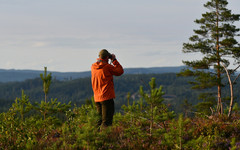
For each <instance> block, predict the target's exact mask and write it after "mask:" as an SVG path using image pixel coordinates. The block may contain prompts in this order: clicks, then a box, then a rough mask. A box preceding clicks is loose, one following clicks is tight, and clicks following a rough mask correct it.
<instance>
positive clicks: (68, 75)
mask: <svg viewBox="0 0 240 150" xmlns="http://www.w3.org/2000/svg"><path fill="white" fill-rule="evenodd" d="M182 68H183V66H180V67H154V68H125V69H124V71H125V74H151V73H157V74H160V73H177V72H179V71H180V70H181V69H182ZM49 72H51V73H52V76H53V78H55V79H57V80H73V79H78V78H84V77H90V75H91V73H90V71H85V72H55V71H49ZM40 73H43V71H39V70H14V69H11V70H5V69H0V82H14V81H24V80H27V79H34V78H38V77H39V74H40Z"/></svg>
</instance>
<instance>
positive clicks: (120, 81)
mask: <svg viewBox="0 0 240 150" xmlns="http://www.w3.org/2000/svg"><path fill="white" fill-rule="evenodd" d="M152 77H155V78H156V84H157V86H160V85H162V86H163V91H164V92H165V95H164V98H165V102H166V103H168V104H170V107H171V108H172V109H173V110H175V111H176V112H181V111H182V107H181V105H182V103H183V101H184V100H185V99H188V101H189V102H190V103H192V104H196V103H198V101H199V100H198V99H197V95H198V94H199V93H198V91H195V90H192V89H191V87H190V85H189V84H188V81H190V80H191V78H183V77H176V74H175V73H163V74H125V75H123V76H120V77H115V78H114V83H115V91H116V95H117V98H116V100H115V104H116V109H117V110H119V109H120V108H121V106H122V105H123V104H127V98H126V96H127V94H128V92H130V94H131V102H132V101H133V100H135V101H137V100H139V92H138V91H139V87H140V86H143V88H144V90H149V89H150V87H149V84H148V83H149V81H150V79H151V78H152ZM237 89H239V84H238V85H237V86H235V90H237ZM21 90H24V91H25V93H26V94H27V95H28V96H29V99H30V101H32V102H34V101H41V100H43V99H44V93H43V91H42V80H41V79H40V78H35V79H28V80H26V81H23V82H9V83H0V111H4V110H7V109H8V108H9V107H10V106H11V104H12V103H13V102H14V100H15V98H16V97H21ZM225 93H227V94H228V93H229V91H228V87H226V90H225ZM235 93H236V95H235V96H236V97H238V98H239V97H240V96H239V92H238V93H237V92H235ZM92 96H93V92H92V87H91V79H90V77H85V78H78V79H75V80H68V81H59V80H53V82H52V85H51V87H50V92H49V98H57V99H58V100H59V101H61V102H69V101H72V103H73V104H76V105H78V106H79V105H81V104H83V103H85V101H86V100H87V99H91V97H92Z"/></svg>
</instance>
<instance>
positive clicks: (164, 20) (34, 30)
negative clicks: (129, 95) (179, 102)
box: [0, 0, 240, 72]
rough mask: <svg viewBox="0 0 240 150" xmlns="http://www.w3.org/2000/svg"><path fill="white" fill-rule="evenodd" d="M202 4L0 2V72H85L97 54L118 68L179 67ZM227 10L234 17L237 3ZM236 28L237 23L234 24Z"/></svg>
mask: <svg viewBox="0 0 240 150" xmlns="http://www.w3.org/2000/svg"><path fill="white" fill-rule="evenodd" d="M205 2H207V0H101V1H100V0H0V20H1V23H0V52H1V59H0V69H35V70H43V67H44V66H47V67H48V69H49V70H51V71H75V72H79V71H89V70H90V66H91V64H92V63H94V62H95V60H96V58H97V56H98V52H99V51H100V50H101V49H102V48H106V49H108V50H109V52H111V53H114V54H116V56H117V58H118V60H119V61H120V63H121V64H122V65H123V67H124V68H133V67H161V66H181V65H183V64H182V60H188V59H194V58H198V57H199V56H198V55H195V54H194V55H188V54H183V53H182V51H181V50H182V44H183V42H187V41H188V38H189V37H190V36H191V35H192V34H193V29H196V28H198V26H196V24H195V23H194V20H195V19H199V18H200V17H201V14H202V13H204V12H206V11H207V10H206V9H205V8H204V7H203V4H204V3H205ZM228 2H229V6H228V8H229V9H231V10H232V11H233V12H234V13H240V9H239V6H240V1H239V0H229V1H228ZM236 25H237V27H238V28H240V23H237V24H236Z"/></svg>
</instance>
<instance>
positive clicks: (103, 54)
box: [98, 49, 111, 59]
mask: <svg viewBox="0 0 240 150" xmlns="http://www.w3.org/2000/svg"><path fill="white" fill-rule="evenodd" d="M110 55H111V54H110V53H109V52H108V51H107V50H106V49H102V50H101V51H100V52H99V55H98V56H99V58H102V59H106V58H107V57H109V56H110Z"/></svg>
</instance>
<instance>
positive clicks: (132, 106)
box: [0, 74, 240, 149]
mask: <svg viewBox="0 0 240 150" xmlns="http://www.w3.org/2000/svg"><path fill="white" fill-rule="evenodd" d="M154 76H155V77H154ZM149 78H151V79H149ZM49 80H51V78H49ZM188 80H190V79H188ZM188 80H187V81H188ZM170 81H171V82H170ZM44 82H46V80H42V81H41V79H34V80H28V81H25V82H22V83H8V84H2V85H1V88H2V90H4V89H5V88H7V89H8V90H9V91H12V92H13V93H14V92H15V94H18V93H19V92H20V90H19V89H22V91H21V92H20V93H21V94H20V95H19V96H18V97H17V98H16V100H15V101H14V102H12V105H11V106H10V108H9V109H8V110H7V111H6V112H2V113H0V128H1V130H0V147H1V149H239V148H240V146H239V141H240V136H239V135H240V134H239V133H240V128H239V120H240V116H239V111H240V109H239V107H238V105H235V107H234V109H233V113H232V117H231V118H228V117H227V115H225V114H223V115H221V116H218V115H216V116H215V115H211V116H206V115H201V114H196V115H195V117H193V116H192V117H191V118H189V114H188V113H187V112H186V111H185V112H184V113H180V114H177V113H176V112H174V111H172V110H171V105H169V104H170V103H175V107H179V106H177V105H180V104H177V103H178V101H176V100H177V99H178V98H179V96H178V95H177V94H179V93H192V92H191V90H189V89H188V88H189V86H187V84H186V83H185V82H186V78H177V77H176V74H159V75H157V74H155V75H154V74H152V75H126V76H122V77H119V78H116V79H115V83H116V90H117V91H122V92H118V95H119V97H121V98H122V99H121V98H119V99H118V100H117V99H116V101H119V102H118V103H117V104H116V105H121V110H122V111H121V112H116V113H115V115H114V121H113V126H111V127H108V128H101V130H98V128H96V120H97V116H98V115H97V112H96V108H95V104H94V101H93V99H91V98H89V99H88V100H84V98H83V99H82V100H83V102H82V103H83V104H82V105H80V103H79V104H77V105H75V106H74V107H72V106H71V105H72V104H71V103H66V102H67V101H65V102H62V103H61V102H59V101H58V100H57V99H54V98H51V97H53V96H59V95H58V94H56V93H55V94H51V97H50V93H53V92H54V91H59V94H60V93H61V94H62V95H61V96H64V94H66V93H68V92H69V93H70V94H66V95H67V96H66V95H65V98H66V99H67V98H71V96H73V95H75V94H73V93H74V92H70V91H71V90H73V91H78V90H80V91H81V92H80V93H79V95H84V94H85V96H86V97H88V94H86V93H87V92H83V91H84V90H83V89H85V88H86V89H87V88H89V89H91V88H90V87H91V86H90V83H89V82H90V79H89V78H84V79H78V80H73V81H65V82H63V81H61V82H60V81H54V82H53V83H52V86H50V84H49V86H48V87H50V88H47V89H48V90H50V91H51V92H50V91H49V92H50V93H49V95H48V96H49V98H48V99H45V100H44V97H43V96H42V100H41V101H39V102H36V103H34V102H33V100H36V99H33V97H34V96H36V97H37V95H39V96H40V95H44V93H45V94H46V95H47V93H48V91H46V89H45V88H46V87H42V85H43V83H44ZM159 82H160V83H162V84H161V85H164V86H165V87H167V88H164V86H160V85H159V84H157V83H159ZM135 84H137V85H140V86H139V87H137V86H136V87H135V86H132V85H135ZM7 85H8V86H7ZM13 85H15V86H16V85H17V86H16V87H15V86H13ZM80 85H82V87H81V86H80ZM88 86H89V87H88ZM13 87H15V88H13ZM59 87H61V88H59ZM70 87H71V90H69V89H68V88H70ZM76 88H77V90H74V89H76ZM10 89H11V90H10ZM67 89H68V90H67ZM178 89H180V90H178ZM24 90H25V91H26V92H24ZM63 91H65V92H63ZM66 91H68V92H66ZM177 91H180V92H177ZM27 92H28V93H29V94H30V95H31V93H32V95H31V98H30V96H28V95H27V94H26V93H27ZM126 92H131V93H133V94H127V96H126ZM171 92H172V93H171ZM33 93H34V94H33ZM63 93H64V94H63ZM76 93H78V92H76ZM165 93H170V94H165ZM175 94H176V95H175ZM195 94H197V93H195ZM10 95H13V94H10V93H9V97H8V98H11V97H10ZM76 95H78V94H76ZM180 96H182V95H180ZM186 96H187V98H190V96H191V94H189V95H187V94H186ZM80 97H81V96H80ZM86 97H85V98H86ZM89 97H91V90H89ZM50 98H51V100H50ZM80 99H81V98H80ZM80 99H79V101H81V100H80ZM179 100H181V99H179ZM63 101H64V100H63ZM2 102H3V101H2ZM123 103H126V104H123ZM187 104H189V103H187ZM185 106H191V105H185ZM184 108H186V110H191V108H190V109H189V108H187V107H184Z"/></svg>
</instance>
